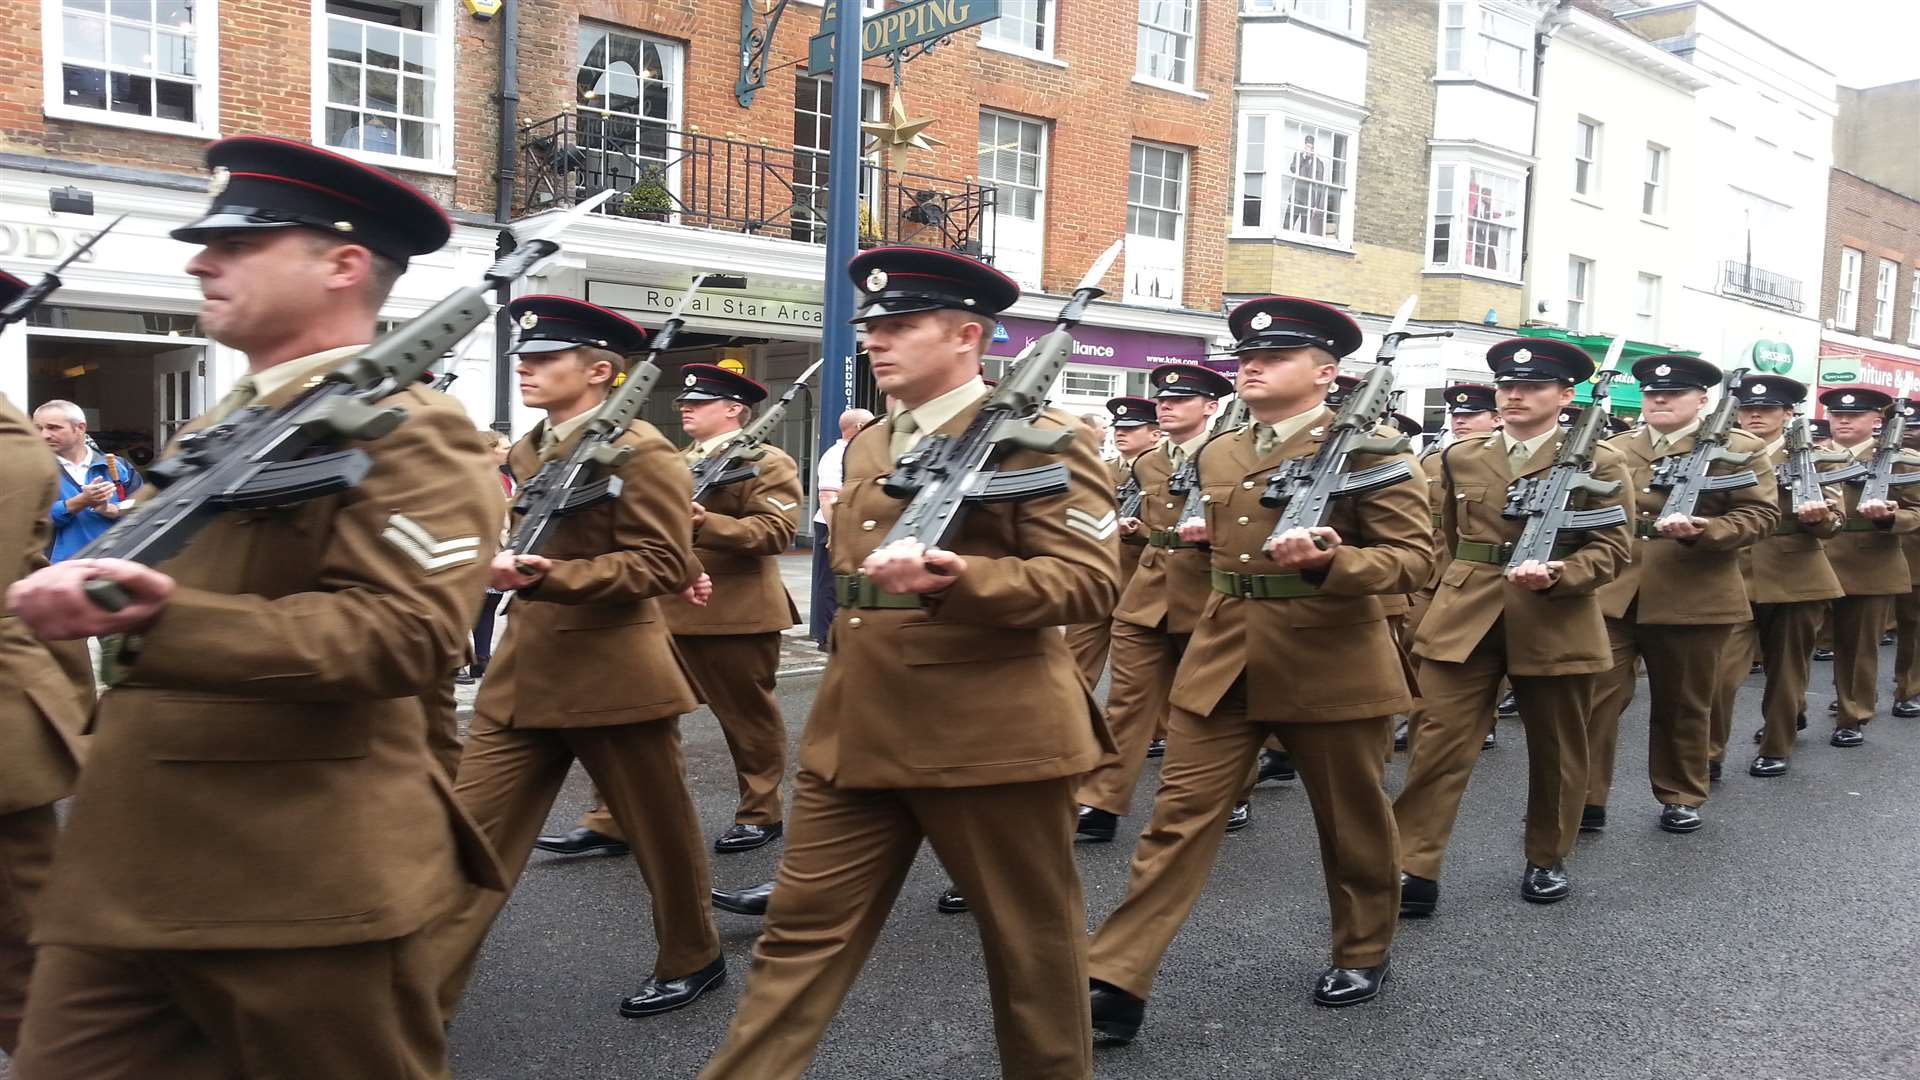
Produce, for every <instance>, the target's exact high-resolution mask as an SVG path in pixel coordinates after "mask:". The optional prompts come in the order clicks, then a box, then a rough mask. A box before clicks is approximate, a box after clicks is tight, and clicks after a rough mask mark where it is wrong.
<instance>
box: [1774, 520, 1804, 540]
mask: <svg viewBox="0 0 1920 1080" xmlns="http://www.w3.org/2000/svg"><path fill="white" fill-rule="evenodd" d="M1806 531H1807V527H1806V526H1805V525H1802V524H1800V519H1799V518H1781V519H1780V521H1779V523H1778V524H1776V525H1775V526H1774V527H1773V535H1775V536H1791V535H1793V534H1794V533H1803V532H1806Z"/></svg>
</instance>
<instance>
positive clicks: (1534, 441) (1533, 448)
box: [1500, 427, 1560, 461]
mask: <svg viewBox="0 0 1920 1080" xmlns="http://www.w3.org/2000/svg"><path fill="white" fill-rule="evenodd" d="M1559 433H1560V429H1559V428H1557V427H1550V428H1548V429H1547V430H1545V431H1543V432H1541V433H1540V434H1538V435H1535V436H1534V437H1533V438H1531V439H1516V438H1514V437H1513V436H1512V435H1509V434H1507V432H1506V431H1505V430H1504V429H1502V430H1501V432H1500V442H1501V443H1502V444H1504V445H1505V446H1506V448H1507V456H1508V457H1512V456H1513V448H1514V447H1516V446H1519V447H1524V448H1525V449H1526V451H1527V457H1526V460H1528V461H1531V460H1533V455H1535V454H1537V453H1539V452H1540V448H1541V447H1542V446H1545V445H1546V443H1547V440H1548V439H1551V438H1553V437H1554V436H1555V435H1558V434H1559Z"/></svg>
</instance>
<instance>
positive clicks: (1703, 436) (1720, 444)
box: [1653, 368, 1760, 521]
mask: <svg viewBox="0 0 1920 1080" xmlns="http://www.w3.org/2000/svg"><path fill="white" fill-rule="evenodd" d="M1746 375H1747V369H1746V368H1734V369H1733V370H1732V371H1729V372H1727V377H1726V378H1725V379H1724V380H1722V382H1721V383H1720V401H1719V402H1718V403H1717V404H1715V405H1714V407H1713V411H1712V412H1711V413H1708V414H1707V418H1706V419H1705V420H1703V421H1701V422H1700V430H1699V431H1698V432H1697V433H1695V435H1694V437H1693V449H1692V450H1689V451H1687V452H1686V453H1685V454H1678V455H1673V456H1669V457H1663V458H1661V459H1660V463H1659V464H1658V465H1655V466H1654V467H1653V486H1654V487H1655V488H1656V489H1658V490H1660V491H1664V492H1666V493H1667V502H1666V505H1665V506H1662V507H1661V508H1660V516H1659V518H1657V519H1656V520H1659V521H1664V520H1666V519H1667V518H1669V517H1672V516H1673V515H1674V514H1679V515H1680V516H1682V517H1687V518H1691V517H1692V516H1693V511H1694V509H1695V508H1696V507H1697V506H1699V505H1700V496H1702V495H1704V494H1706V493H1707V492H1709V491H1738V490H1740V489H1741V488H1750V487H1752V486H1753V485H1755V484H1757V483H1759V482H1760V478H1759V477H1757V476H1755V475H1753V470H1752V469H1747V470H1745V471H1743V472H1737V473H1725V474H1721V475H1714V474H1712V473H1709V472H1708V471H1707V470H1709V469H1711V468H1712V467H1713V465H1714V463H1715V462H1720V461H1724V462H1727V463H1729V464H1733V465H1745V464H1746V463H1747V462H1749V461H1751V460H1753V454H1752V452H1751V451H1749V452H1747V453H1739V452H1736V451H1733V450H1729V449H1727V434H1728V433H1729V432H1730V431H1732V430H1733V409H1734V398H1733V386H1734V384H1735V383H1737V382H1739V381H1740V380H1741V379H1743V378H1745V377H1746Z"/></svg>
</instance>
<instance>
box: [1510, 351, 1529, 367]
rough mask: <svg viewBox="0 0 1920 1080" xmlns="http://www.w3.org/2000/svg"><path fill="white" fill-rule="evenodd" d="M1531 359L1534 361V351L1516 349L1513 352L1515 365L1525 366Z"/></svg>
mask: <svg viewBox="0 0 1920 1080" xmlns="http://www.w3.org/2000/svg"><path fill="white" fill-rule="evenodd" d="M1531 359H1533V350H1532V349H1515V350H1514V351H1513V360H1514V363H1517V364H1524V363H1526V362H1527V361H1529V360H1531Z"/></svg>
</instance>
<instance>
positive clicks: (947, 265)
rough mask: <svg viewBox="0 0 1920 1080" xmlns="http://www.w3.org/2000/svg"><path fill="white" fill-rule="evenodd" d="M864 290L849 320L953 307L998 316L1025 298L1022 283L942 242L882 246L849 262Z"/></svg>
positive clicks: (850, 274)
mask: <svg viewBox="0 0 1920 1080" xmlns="http://www.w3.org/2000/svg"><path fill="white" fill-rule="evenodd" d="M847 276H848V277H851V278H852V279H853V284H854V286H855V287H856V288H858V289H859V290H860V291H861V294H862V295H861V299H860V310H859V311H858V312H856V313H855V314H854V316H853V318H852V319H849V320H848V321H849V322H853V323H863V322H866V321H868V320H869V319H878V318H882V317H884V316H887V315H912V314H914V313H915V312H921V311H940V310H943V309H952V310H955V311H965V312H969V313H971V314H974V315H981V316H985V317H986V318H988V319H992V318H993V317H994V316H996V315H998V314H1000V313H1001V312H1002V311H1005V310H1007V309H1008V308H1010V307H1012V306H1013V305H1014V302H1015V301H1017V300H1019V299H1020V284H1019V283H1018V282H1016V281H1014V280H1013V279H1012V278H1010V277H1008V276H1007V275H1005V274H1003V273H1001V272H1000V271H998V270H995V269H994V268H993V267H991V266H988V265H987V264H986V263H983V262H981V261H980V260H978V259H972V258H968V257H967V256H965V255H961V254H959V253H958V252H953V251H941V250H938V249H936V248H921V247H882V248H874V249H872V250H870V251H863V252H861V253H860V254H858V255H855V256H854V257H853V258H852V259H850V260H848V262H847Z"/></svg>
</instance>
